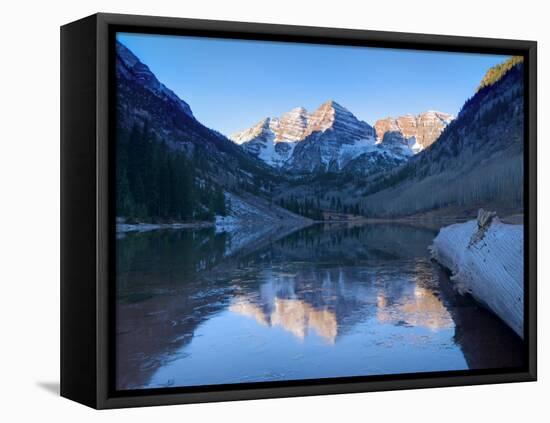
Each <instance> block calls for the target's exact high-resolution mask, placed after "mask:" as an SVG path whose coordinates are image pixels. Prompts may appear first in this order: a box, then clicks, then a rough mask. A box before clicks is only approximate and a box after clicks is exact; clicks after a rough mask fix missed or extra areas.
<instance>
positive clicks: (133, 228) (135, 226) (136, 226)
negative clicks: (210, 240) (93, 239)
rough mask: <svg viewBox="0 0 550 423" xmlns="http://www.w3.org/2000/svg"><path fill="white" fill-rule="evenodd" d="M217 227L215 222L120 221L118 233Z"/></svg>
mask: <svg viewBox="0 0 550 423" xmlns="http://www.w3.org/2000/svg"><path fill="white" fill-rule="evenodd" d="M213 227H215V223H214V222H174V223H146V222H139V223H120V222H117V224H116V232H117V233H126V232H149V231H155V230H162V229H203V228H213Z"/></svg>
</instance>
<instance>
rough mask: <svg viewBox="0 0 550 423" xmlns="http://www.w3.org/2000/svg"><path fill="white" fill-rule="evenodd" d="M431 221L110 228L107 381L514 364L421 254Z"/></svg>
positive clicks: (502, 335)
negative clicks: (112, 271)
mask: <svg viewBox="0 0 550 423" xmlns="http://www.w3.org/2000/svg"><path fill="white" fill-rule="evenodd" d="M436 234H437V230H436V229H430V228H423V227H413V226H406V225H395V224H363V225H345V224H330V225H328V224H326V225H324V224H315V225H311V226H308V227H305V228H288V227H279V228H273V227H258V228H247V229H243V230H241V231H238V232H235V233H233V234H232V233H227V232H224V233H216V231H215V230H214V229H211V228H210V229H201V230H160V231H151V232H144V233H125V234H119V239H117V281H116V283H117V285H116V291H117V298H116V351H117V354H116V355H117V360H116V386H117V389H122V390H124V389H140V388H158V387H178V386H196V385H212V384H227V383H243V382H262V381H282V380H296V379H308V378H330V377H343V376H366V375H384V374H396V373H415V372H432V371H443V370H465V369H487V368H502V367H514V366H520V365H522V360H523V343H522V341H521V339H520V338H518V337H517V336H516V335H515V334H514V333H513V332H512V331H511V330H510V329H508V327H507V326H505V325H504V324H503V323H502V322H501V321H500V320H499V319H498V318H496V317H495V316H494V315H493V314H491V313H490V312H488V311H486V310H485V309H483V308H482V307H480V306H478V305H477V304H476V303H475V302H474V301H473V300H472V299H471V298H469V297H463V296H459V295H457V294H456V293H455V292H454V290H453V288H452V285H451V283H450V281H449V278H448V275H447V273H446V272H445V271H444V270H443V269H442V268H441V267H440V266H439V265H437V264H435V263H433V262H431V261H430V259H429V253H428V249H427V248H428V246H429V245H430V243H431V241H432V239H433V238H434V236H435V235H436Z"/></svg>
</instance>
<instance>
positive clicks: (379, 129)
mask: <svg viewBox="0 0 550 423" xmlns="http://www.w3.org/2000/svg"><path fill="white" fill-rule="evenodd" d="M453 118H454V117H453V116H452V115H449V114H447V113H441V112H437V111H428V112H424V113H421V114H419V115H418V116H414V115H412V114H407V115H404V116H400V117H398V118H386V119H381V120H379V121H377V122H376V125H375V127H374V128H373V127H371V126H370V125H369V124H368V123H366V122H364V121H361V120H359V119H358V118H357V117H356V116H355V115H354V114H353V113H352V112H350V111H349V110H348V109H346V108H345V107H344V106H342V105H340V104H339V103H337V102H336V101H334V100H328V101H326V102H324V103H323V104H321V105H320V106H319V107H318V108H317V109H316V110H314V111H313V112H311V113H309V112H308V111H307V110H306V109H305V108H303V107H295V108H293V109H291V110H290V111H288V112H286V113H284V114H283V115H281V116H280V117H268V118H264V119H262V120H261V121H260V122H258V123H257V124H256V125H254V126H252V127H250V128H248V129H246V130H244V131H242V132H238V133H236V134H234V135H232V136H231V137H230V139H232V140H233V141H234V142H235V143H237V144H239V145H241V146H242V148H244V149H245V150H246V151H247V152H248V153H250V154H252V155H254V156H256V157H258V158H260V159H261V160H263V161H264V162H266V163H267V164H269V165H271V166H274V167H279V168H284V169H285V170H288V171H293V172H299V173H303V172H306V173H307V172H312V171H340V170H342V169H344V168H345V167H346V166H347V165H348V164H349V163H350V162H352V161H354V160H356V159H357V158H358V157H360V156H362V155H364V154H367V155H370V156H373V155H374V156H380V155H382V156H380V157H383V160H382V161H386V159H384V158H389V159H391V163H392V165H395V164H396V163H398V162H401V161H403V160H406V159H408V158H409V157H411V156H412V155H414V154H416V153H418V152H419V151H422V150H423V149H424V148H426V147H428V146H429V145H430V144H431V143H433V142H434V141H435V140H436V139H437V137H438V136H439V135H440V134H441V132H442V131H443V129H444V128H445V126H447V125H448V123H449V122H450V121H451V120H452V119H453ZM380 157H378V158H377V159H376V160H375V161H376V162H377V163H379V162H380V161H381V160H380ZM371 158H372V157H371ZM371 161H372V160H370V159H368V160H367V159H365V158H363V159H362V162H363V163H369V162H371Z"/></svg>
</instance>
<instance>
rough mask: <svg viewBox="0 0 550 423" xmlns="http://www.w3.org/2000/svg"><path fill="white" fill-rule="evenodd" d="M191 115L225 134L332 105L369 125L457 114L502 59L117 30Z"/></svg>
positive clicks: (476, 55)
mask: <svg viewBox="0 0 550 423" xmlns="http://www.w3.org/2000/svg"><path fill="white" fill-rule="evenodd" d="M117 38H118V40H119V41H121V42H122V43H123V44H124V45H126V47H128V48H129V49H130V50H132V52H133V53H134V54H135V55H136V56H137V57H139V59H140V60H141V61H142V62H143V63H145V64H146V65H148V66H149V68H150V69H151V71H152V72H153V73H154V74H155V75H156V76H157V78H158V79H159V80H160V81H161V82H162V83H164V84H165V85H166V86H167V87H168V88H170V89H172V90H173V91H174V92H175V93H176V94H177V95H178V96H180V97H181V98H182V99H183V100H184V101H186V102H187V103H189V105H190V106H191V109H192V110H193V114H194V115H195V117H196V118H197V119H198V120H199V121H201V122H202V123H203V124H205V125H206V126H208V127H210V128H213V129H216V130H218V131H220V132H222V133H224V134H226V135H230V134H232V133H234V132H236V131H239V130H242V129H245V128H247V127H250V126H252V125H253V124H255V123H257V122H258V121H259V120H260V119H262V118H264V117H267V116H280V115H281V114H282V113H284V112H286V111H288V110H290V109H292V108H294V107H297V106H303V107H305V108H306V109H307V110H309V111H313V110H315V109H316V108H317V107H319V105H320V104H322V103H324V102H325V101H327V100H329V99H332V100H335V101H336V102H338V103H340V104H341V105H342V106H344V107H346V108H347V109H349V110H350V111H351V112H352V113H353V114H355V115H356V116H357V117H358V118H359V119H362V120H365V121H366V122H368V123H370V124H371V125H373V124H374V122H375V121H376V120H377V119H380V118H384V117H387V116H399V115H402V114H406V113H413V114H417V113H420V112H423V111H426V110H439V111H442V112H447V113H453V114H457V113H458V112H459V110H460V107H461V106H462V104H463V103H464V101H465V100H466V99H467V98H468V97H470V96H472V95H473V93H474V91H475V89H476V87H477V85H478V84H479V81H480V80H481V78H482V77H483V75H484V74H485V71H486V70H487V69H488V68H489V67H491V66H492V65H494V64H496V63H499V62H502V61H504V60H505V59H506V58H507V57H506V56H497V55H486V54H465V53H441V52H422V51H412V50H393V49H381V48H367V47H342V46H327V45H312V44H296V43H282V42H266V41H246V40H223V39H215V38H202V37H183V36H166V35H145V34H128V33H119V34H118V35H117Z"/></svg>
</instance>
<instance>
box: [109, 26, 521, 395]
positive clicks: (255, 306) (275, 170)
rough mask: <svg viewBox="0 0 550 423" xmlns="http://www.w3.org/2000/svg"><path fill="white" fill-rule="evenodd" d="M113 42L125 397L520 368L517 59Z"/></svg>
mask: <svg viewBox="0 0 550 423" xmlns="http://www.w3.org/2000/svg"><path fill="white" fill-rule="evenodd" d="M115 42H116V45H115V46H114V49H115V57H116V61H115V65H114V66H115V72H116V84H115V87H114V89H115V91H116V122H115V127H116V137H115V140H113V142H115V143H116V147H115V156H116V165H115V168H116V175H115V178H114V179H115V181H114V184H115V186H114V188H115V192H116V222H113V223H114V225H113V230H116V264H115V267H116V271H115V276H116V277H115V280H114V281H113V283H114V284H115V286H116V288H115V290H116V298H115V302H116V304H115V310H116V313H115V321H114V331H115V349H116V360H115V361H116V364H115V387H116V389H117V390H120V391H127V390H140V389H151V388H178V387H202V386H210V385H231V384H242V383H255V382H289V381H290V382H291V381H300V380H312V379H316V380H319V379H321V380H328V379H330V378H344V377H355V378H361V377H369V376H386V375H406V374H439V373H440V372H456V371H467V372H475V371H482V370H485V371H487V370H490V369H514V368H516V369H517V368H519V367H521V366H523V365H524V364H525V362H524V360H525V357H524V351H525V347H524V336H523V335H524V328H523V314H524V303H523V301H524V299H523V297H524V226H523V217H524V166H523V163H524V64H523V58H522V57H516V56H503V55H496V54H477V53H457V52H442V51H437V52H436V51H416V50H404V49H387V48H375V47H357V46H341V45H339V46H334V45H322V44H308V43H289V42H275V41H273V42H272V41H254V40H239V39H221V38H206V37H191V36H168V35H152V34H139V33H117V35H116V40H115ZM115 227H116V228H115Z"/></svg>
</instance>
